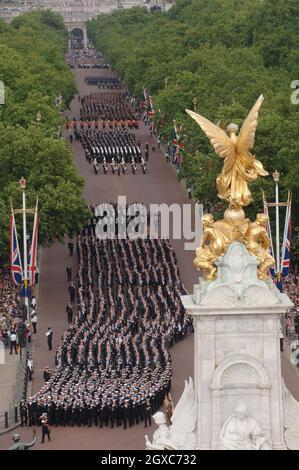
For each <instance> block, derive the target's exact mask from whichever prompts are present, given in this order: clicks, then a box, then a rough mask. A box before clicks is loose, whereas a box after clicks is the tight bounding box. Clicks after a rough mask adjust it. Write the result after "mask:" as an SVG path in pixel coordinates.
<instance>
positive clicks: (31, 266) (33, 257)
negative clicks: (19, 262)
mask: <svg viewBox="0 0 299 470" xmlns="http://www.w3.org/2000/svg"><path fill="white" fill-rule="evenodd" d="M37 207H38V200H37V201H36V207H35V213H34V222H33V232H32V243H31V247H30V251H29V259H28V273H29V284H30V286H34V284H35V274H36V273H37V244H38V216H37Z"/></svg>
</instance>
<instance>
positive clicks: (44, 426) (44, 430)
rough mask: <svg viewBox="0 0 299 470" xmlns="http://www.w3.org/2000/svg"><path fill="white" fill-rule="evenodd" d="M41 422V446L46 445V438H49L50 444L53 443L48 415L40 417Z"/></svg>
mask: <svg viewBox="0 0 299 470" xmlns="http://www.w3.org/2000/svg"><path fill="white" fill-rule="evenodd" d="M39 419H40V422H41V425H42V440H41V444H44V442H45V437H46V436H48V440H49V442H51V438H50V426H49V423H48V416H47V413H43V414H42V415H41V416H40V418H39Z"/></svg>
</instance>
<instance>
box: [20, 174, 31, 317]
mask: <svg viewBox="0 0 299 470" xmlns="http://www.w3.org/2000/svg"><path fill="white" fill-rule="evenodd" d="M19 185H20V188H21V190H22V197H23V208H22V214H23V250H24V274H23V280H24V298H25V305H26V314H27V321H29V299H28V258H27V228H26V195H25V189H26V180H25V178H23V176H22V178H21V179H20V181H19Z"/></svg>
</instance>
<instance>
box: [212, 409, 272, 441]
mask: <svg viewBox="0 0 299 470" xmlns="http://www.w3.org/2000/svg"><path fill="white" fill-rule="evenodd" d="M271 448H272V447H271V445H270V443H269V441H268V439H267V437H266V436H264V434H263V433H262V430H261V427H260V425H259V424H258V422H257V421H255V420H254V419H252V418H250V417H249V416H248V414H247V408H246V406H245V405H244V404H239V405H237V406H236V408H235V411H234V412H233V414H232V415H231V416H229V418H228V419H227V420H226V421H225V423H224V425H223V427H222V429H221V434H220V446H219V449H220V450H271Z"/></svg>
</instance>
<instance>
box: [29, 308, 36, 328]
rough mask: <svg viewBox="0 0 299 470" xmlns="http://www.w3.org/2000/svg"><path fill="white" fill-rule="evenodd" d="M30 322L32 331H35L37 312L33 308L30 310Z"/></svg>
mask: <svg viewBox="0 0 299 470" xmlns="http://www.w3.org/2000/svg"><path fill="white" fill-rule="evenodd" d="M30 315H31V323H32V327H33V333H36V325H37V314H36V311H35V310H32V312H31V314H30Z"/></svg>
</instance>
